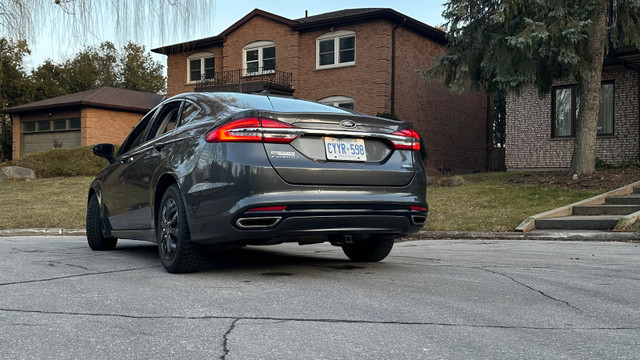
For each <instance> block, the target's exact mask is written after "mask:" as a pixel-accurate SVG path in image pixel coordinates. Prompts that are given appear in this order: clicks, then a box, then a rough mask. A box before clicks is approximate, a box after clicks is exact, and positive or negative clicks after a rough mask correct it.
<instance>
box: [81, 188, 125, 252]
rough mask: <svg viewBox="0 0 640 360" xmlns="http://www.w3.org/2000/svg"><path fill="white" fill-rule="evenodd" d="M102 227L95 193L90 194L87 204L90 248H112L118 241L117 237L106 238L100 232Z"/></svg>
mask: <svg viewBox="0 0 640 360" xmlns="http://www.w3.org/2000/svg"><path fill="white" fill-rule="evenodd" d="M103 228H104V226H103V224H102V218H101V217H100V204H99V203H98V197H97V196H96V194H93V195H91V198H90V199H89V203H88V204H87V222H86V230H87V242H88V243H89V247H90V248H91V249H92V250H97V251H101V250H113V249H114V248H115V247H116V244H117V243H118V239H117V238H106V237H104V234H103V232H102V229H103Z"/></svg>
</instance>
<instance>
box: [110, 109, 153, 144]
mask: <svg viewBox="0 0 640 360" xmlns="http://www.w3.org/2000/svg"><path fill="white" fill-rule="evenodd" d="M153 114H155V111H151V112H149V113H148V114H147V115H145V117H143V118H142V120H140V121H139V122H138V124H137V125H136V126H135V127H134V128H133V130H131V133H130V134H129V136H127V138H126V139H125V140H124V142H123V143H122V146H121V147H120V150H118V155H120V154H124V153H126V152H127V151H129V150H130V149H133V148H135V147H136V146H138V145H140V144H141V143H142V140H143V139H144V138H145V136H144V135H145V133H146V132H145V129H146V128H147V126H149V122H150V121H151V119H152V118H153Z"/></svg>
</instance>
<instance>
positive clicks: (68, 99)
mask: <svg viewBox="0 0 640 360" xmlns="http://www.w3.org/2000/svg"><path fill="white" fill-rule="evenodd" d="M163 98H164V95H158V94H152V93H146V92H142V91H134V90H127V89H119V88H113V87H101V88H97V89H93V90H87V91H81V92H77V93H74V94H68V95H62V96H57V97H54V98H50V99H45V100H40V101H36V102H32V103H29V104H24V105H19V106H14V107H11V108H8V109H4V110H2V112H4V113H19V112H25V111H31V110H38V109H46V108H59V107H62V106H72V105H86V106H95V107H102V108H110V109H122V110H131V111H138V112H147V111H149V110H151V109H152V108H153V107H154V106H156V105H158V104H159V103H160V102H161V101H162V99H163Z"/></svg>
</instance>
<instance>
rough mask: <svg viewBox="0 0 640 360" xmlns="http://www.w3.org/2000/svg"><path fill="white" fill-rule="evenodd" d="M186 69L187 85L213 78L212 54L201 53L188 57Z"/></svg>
mask: <svg viewBox="0 0 640 360" xmlns="http://www.w3.org/2000/svg"><path fill="white" fill-rule="evenodd" d="M187 67H188V70H187V72H188V75H187V76H188V79H189V81H188V82H189V83H195V82H197V81H202V80H210V79H213V78H214V77H215V73H216V68H215V60H214V58H213V54H212V53H209V52H203V53H197V54H194V55H191V56H189V58H188V59H187Z"/></svg>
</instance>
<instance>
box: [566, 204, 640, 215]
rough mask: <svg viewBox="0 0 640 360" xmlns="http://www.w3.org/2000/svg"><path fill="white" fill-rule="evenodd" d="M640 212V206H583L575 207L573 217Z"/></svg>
mask: <svg viewBox="0 0 640 360" xmlns="http://www.w3.org/2000/svg"><path fill="white" fill-rule="evenodd" d="M636 211H640V205H614V204H611V205H581V206H574V207H573V215H587V216H594V215H629V214H633V213H634V212H636Z"/></svg>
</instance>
